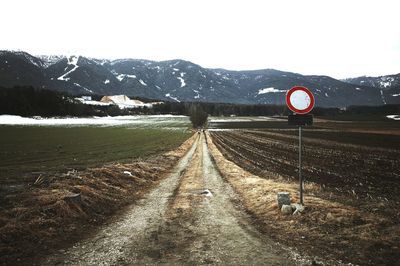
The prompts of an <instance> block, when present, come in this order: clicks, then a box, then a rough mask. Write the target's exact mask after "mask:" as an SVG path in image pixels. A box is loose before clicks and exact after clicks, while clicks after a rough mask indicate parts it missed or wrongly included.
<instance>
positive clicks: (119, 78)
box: [117, 74, 136, 81]
mask: <svg viewBox="0 0 400 266" xmlns="http://www.w3.org/2000/svg"><path fill="white" fill-rule="evenodd" d="M124 78H132V79H135V78H136V75H128V74H119V75H118V76H117V79H118V80H119V81H122V80H123V79H124Z"/></svg>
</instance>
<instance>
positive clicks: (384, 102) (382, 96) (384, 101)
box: [381, 90, 386, 104]
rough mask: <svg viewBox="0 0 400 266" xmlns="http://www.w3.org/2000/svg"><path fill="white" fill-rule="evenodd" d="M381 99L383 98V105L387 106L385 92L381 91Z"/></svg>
mask: <svg viewBox="0 0 400 266" xmlns="http://www.w3.org/2000/svg"><path fill="white" fill-rule="evenodd" d="M381 98H382V102H383V104H386V100H385V95H383V90H381Z"/></svg>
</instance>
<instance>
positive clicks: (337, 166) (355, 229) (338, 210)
mask: <svg viewBox="0 0 400 266" xmlns="http://www.w3.org/2000/svg"><path fill="white" fill-rule="evenodd" d="M211 135H212V140H213V142H214V143H215V145H214V144H213V143H210V150H211V152H212V154H213V156H214V158H215V160H216V163H217V166H218V167H219V169H220V170H221V172H222V174H223V176H224V177H225V178H226V179H227V180H228V181H229V182H230V183H231V184H232V186H233V187H234V189H235V190H236V191H237V193H238V194H239V195H240V196H241V198H242V200H243V204H244V206H245V207H246V209H247V210H248V211H249V212H250V213H251V214H252V215H253V216H254V217H255V218H256V219H257V220H258V222H259V223H260V226H261V228H262V229H263V230H264V231H265V232H266V233H267V234H268V235H270V236H271V237H273V238H274V239H276V240H278V241H280V242H282V243H284V244H286V245H288V246H292V247H298V249H299V250H300V251H301V252H302V254H309V255H311V256H318V257H320V258H323V259H322V260H327V261H328V263H333V264H336V263H338V262H339V261H342V262H345V263H348V262H351V263H355V264H361V265H395V264H397V263H398V261H399V259H400V255H399V254H400V225H399V219H400V217H399V212H398V211H397V206H398V204H399V202H400V198H399V185H398V184H399V180H398V178H399V170H398V167H397V166H398V165H399V158H400V156H399V151H396V150H390V149H382V148H371V147H366V146H358V145H349V144H344V143H340V142H334V141H325V140H318V139H306V141H305V142H306V144H305V145H306V155H305V157H306V162H305V164H304V175H305V176H306V178H307V180H309V181H308V182H306V185H305V194H306V196H305V205H306V212H305V213H304V214H302V215H300V216H293V215H290V216H284V215H282V214H281V213H280V211H279V210H278V207H277V203H276V194H277V192H279V191H288V192H290V194H291V196H292V202H297V201H298V197H297V194H298V193H297V191H298V182H297V180H296V179H297V178H296V171H295V169H296V167H297V147H296V144H297V143H296V141H295V138H296V137H295V136H288V135H285V134H280V133H277V132H270V131H263V132H261V131H248V130H247V131H218V132H212V134H211ZM224 156H225V157H226V158H228V159H229V160H230V161H228V160H226V158H225V157H224ZM235 163H237V164H238V165H240V166H241V167H243V168H245V169H247V170H248V171H249V172H248V171H246V170H243V168H241V167H239V166H237V165H236V164H235ZM255 174H257V175H259V176H261V177H262V178H261V177H259V176H256V175H255ZM310 181H311V182H310ZM318 260H320V259H318ZM329 261H330V262H329Z"/></svg>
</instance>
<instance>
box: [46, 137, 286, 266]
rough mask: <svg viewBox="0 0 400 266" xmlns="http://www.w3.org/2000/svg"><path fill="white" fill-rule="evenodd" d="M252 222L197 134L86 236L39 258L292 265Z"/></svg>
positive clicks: (76, 262)
mask: <svg viewBox="0 0 400 266" xmlns="http://www.w3.org/2000/svg"><path fill="white" fill-rule="evenodd" d="M286 254H287V252H285V251H283V250H282V249H281V248H280V247H279V246H277V245H276V244H275V243H274V242H273V241H272V240H270V239H269V238H267V237H265V236H262V235H261V234H259V233H258V232H257V230H256V229H255V228H253V226H252V225H251V219H250V218H249V217H248V216H247V215H246V214H245V213H244V212H243V211H242V210H241V208H240V206H238V200H237V196H236V194H235V193H234V191H233V190H232V188H231V187H230V186H229V185H228V184H227V183H226V182H225V181H224V180H223V179H222V178H221V176H220V175H219V173H218V172H217V170H216V168H215V166H214V164H213V162H212V160H211V157H210V154H209V151H208V147H207V143H206V139H205V136H204V135H203V134H201V135H199V138H198V139H197V140H196V141H195V143H194V145H193V146H192V148H191V149H190V151H189V152H188V153H187V154H186V155H185V156H184V157H183V158H182V159H181V161H180V162H179V164H178V165H177V166H176V168H175V169H174V171H173V173H171V175H170V176H169V177H168V178H166V179H164V180H163V181H162V182H161V183H160V185H159V186H158V187H157V188H156V189H154V190H153V191H152V192H150V193H149V194H148V195H147V196H146V197H145V198H144V199H142V200H140V201H139V202H138V203H136V204H135V205H133V206H131V207H130V209H128V210H127V211H126V213H125V214H124V215H122V216H120V217H118V219H117V220H115V221H113V222H111V223H109V224H107V225H106V226H104V227H103V228H100V229H99V231H98V232H97V233H95V234H94V235H93V236H92V237H90V238H88V239H86V240H84V241H82V242H80V243H76V244H75V245H74V246H73V247H71V248H69V249H67V250H60V251H59V252H58V253H57V254H54V255H52V256H50V257H48V258H45V259H44V260H43V262H42V263H41V264H42V265H155V264H156V265H157V264H168V265H203V264H214V265H215V264H223V265H291V264H293V261H291V260H290V258H288V257H287V256H286Z"/></svg>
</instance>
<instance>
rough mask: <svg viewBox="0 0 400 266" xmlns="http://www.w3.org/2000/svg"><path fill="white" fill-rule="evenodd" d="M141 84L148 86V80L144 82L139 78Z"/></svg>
mask: <svg viewBox="0 0 400 266" xmlns="http://www.w3.org/2000/svg"><path fill="white" fill-rule="evenodd" d="M139 82H140V84H142V85H143V86H147V84H146V82H144V81H143V80H141V79H139Z"/></svg>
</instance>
